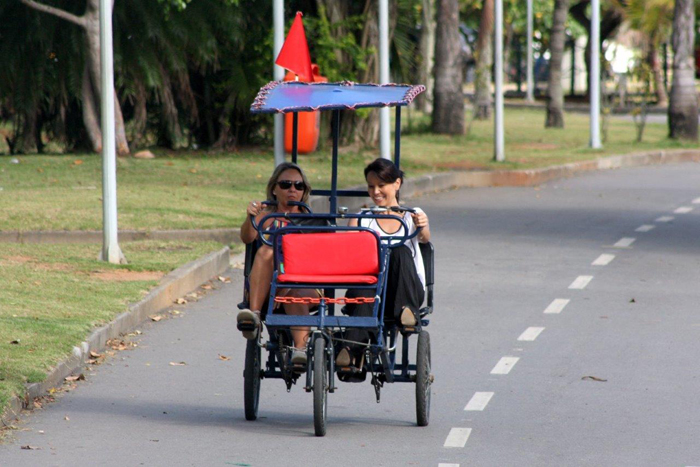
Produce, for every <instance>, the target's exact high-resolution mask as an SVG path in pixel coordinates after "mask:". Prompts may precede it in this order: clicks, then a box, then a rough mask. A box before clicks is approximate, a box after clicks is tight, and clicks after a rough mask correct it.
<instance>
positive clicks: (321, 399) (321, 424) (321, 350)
mask: <svg viewBox="0 0 700 467" xmlns="http://www.w3.org/2000/svg"><path fill="white" fill-rule="evenodd" d="M327 367H328V365H327V363H326V340H325V339H324V338H323V336H318V337H317V338H316V340H315V341H314V431H315V433H316V436H325V435H326V409H327V408H328V371H327Z"/></svg>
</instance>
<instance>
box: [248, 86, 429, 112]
mask: <svg viewBox="0 0 700 467" xmlns="http://www.w3.org/2000/svg"><path fill="white" fill-rule="evenodd" d="M423 91H425V86H423V85H420V84H419V85H408V84H357V83H352V82H350V81H343V82H342V83H302V82H299V81H272V82H270V83H268V84H267V85H265V86H264V87H262V88H261V89H260V91H259V92H258V96H257V97H256V98H255V101H254V102H253V105H251V106H250V111H251V113H275V112H278V113H288V112H300V111H302V112H305V111H312V110H334V109H338V110H345V109H350V110H352V109H359V108H362V107H390V106H391V107H395V106H405V105H408V104H410V103H411V102H412V101H413V99H414V98H415V97H416V96H417V95H418V94H420V93H421V92H423Z"/></svg>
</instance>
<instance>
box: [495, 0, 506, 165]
mask: <svg viewBox="0 0 700 467" xmlns="http://www.w3.org/2000/svg"><path fill="white" fill-rule="evenodd" d="M494 10H495V14H494V32H493V35H494V39H493V40H494V42H495V44H494V48H493V50H494V53H493V54H494V60H493V63H494V67H493V72H494V75H495V82H496V93H495V94H496V95H495V105H494V107H495V108H494V119H493V120H494V154H493V158H494V159H495V160H496V161H498V162H503V161H504V160H506V155H505V150H504V145H505V144H504V141H503V140H504V138H503V0H496V1H495V2H494Z"/></svg>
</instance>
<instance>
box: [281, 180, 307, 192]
mask: <svg viewBox="0 0 700 467" xmlns="http://www.w3.org/2000/svg"><path fill="white" fill-rule="evenodd" d="M277 185H279V187H280V188H282V189H283V190H289V189H290V188H291V187H292V185H294V188H295V189H296V190H297V191H304V188H306V185H305V184H304V182H300V181H296V182H293V181H291V180H279V181H278V182H277Z"/></svg>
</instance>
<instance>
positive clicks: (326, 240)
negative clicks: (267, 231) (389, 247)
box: [277, 231, 379, 284]
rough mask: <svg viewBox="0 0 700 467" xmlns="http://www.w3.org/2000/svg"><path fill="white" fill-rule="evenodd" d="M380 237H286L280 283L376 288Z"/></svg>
mask: <svg viewBox="0 0 700 467" xmlns="http://www.w3.org/2000/svg"><path fill="white" fill-rule="evenodd" d="M378 248H379V247H378V244H377V237H376V236H375V235H374V234H372V233H371V232H364V231H363V232H328V233H326V232H324V233H303V234H297V233H292V234H287V235H284V236H283V237H282V256H283V259H282V267H281V272H282V274H280V275H279V276H278V278H277V279H278V280H279V281H280V282H313V283H327V284H351V283H358V284H376V283H377V275H378V274H379V250H378Z"/></svg>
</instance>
